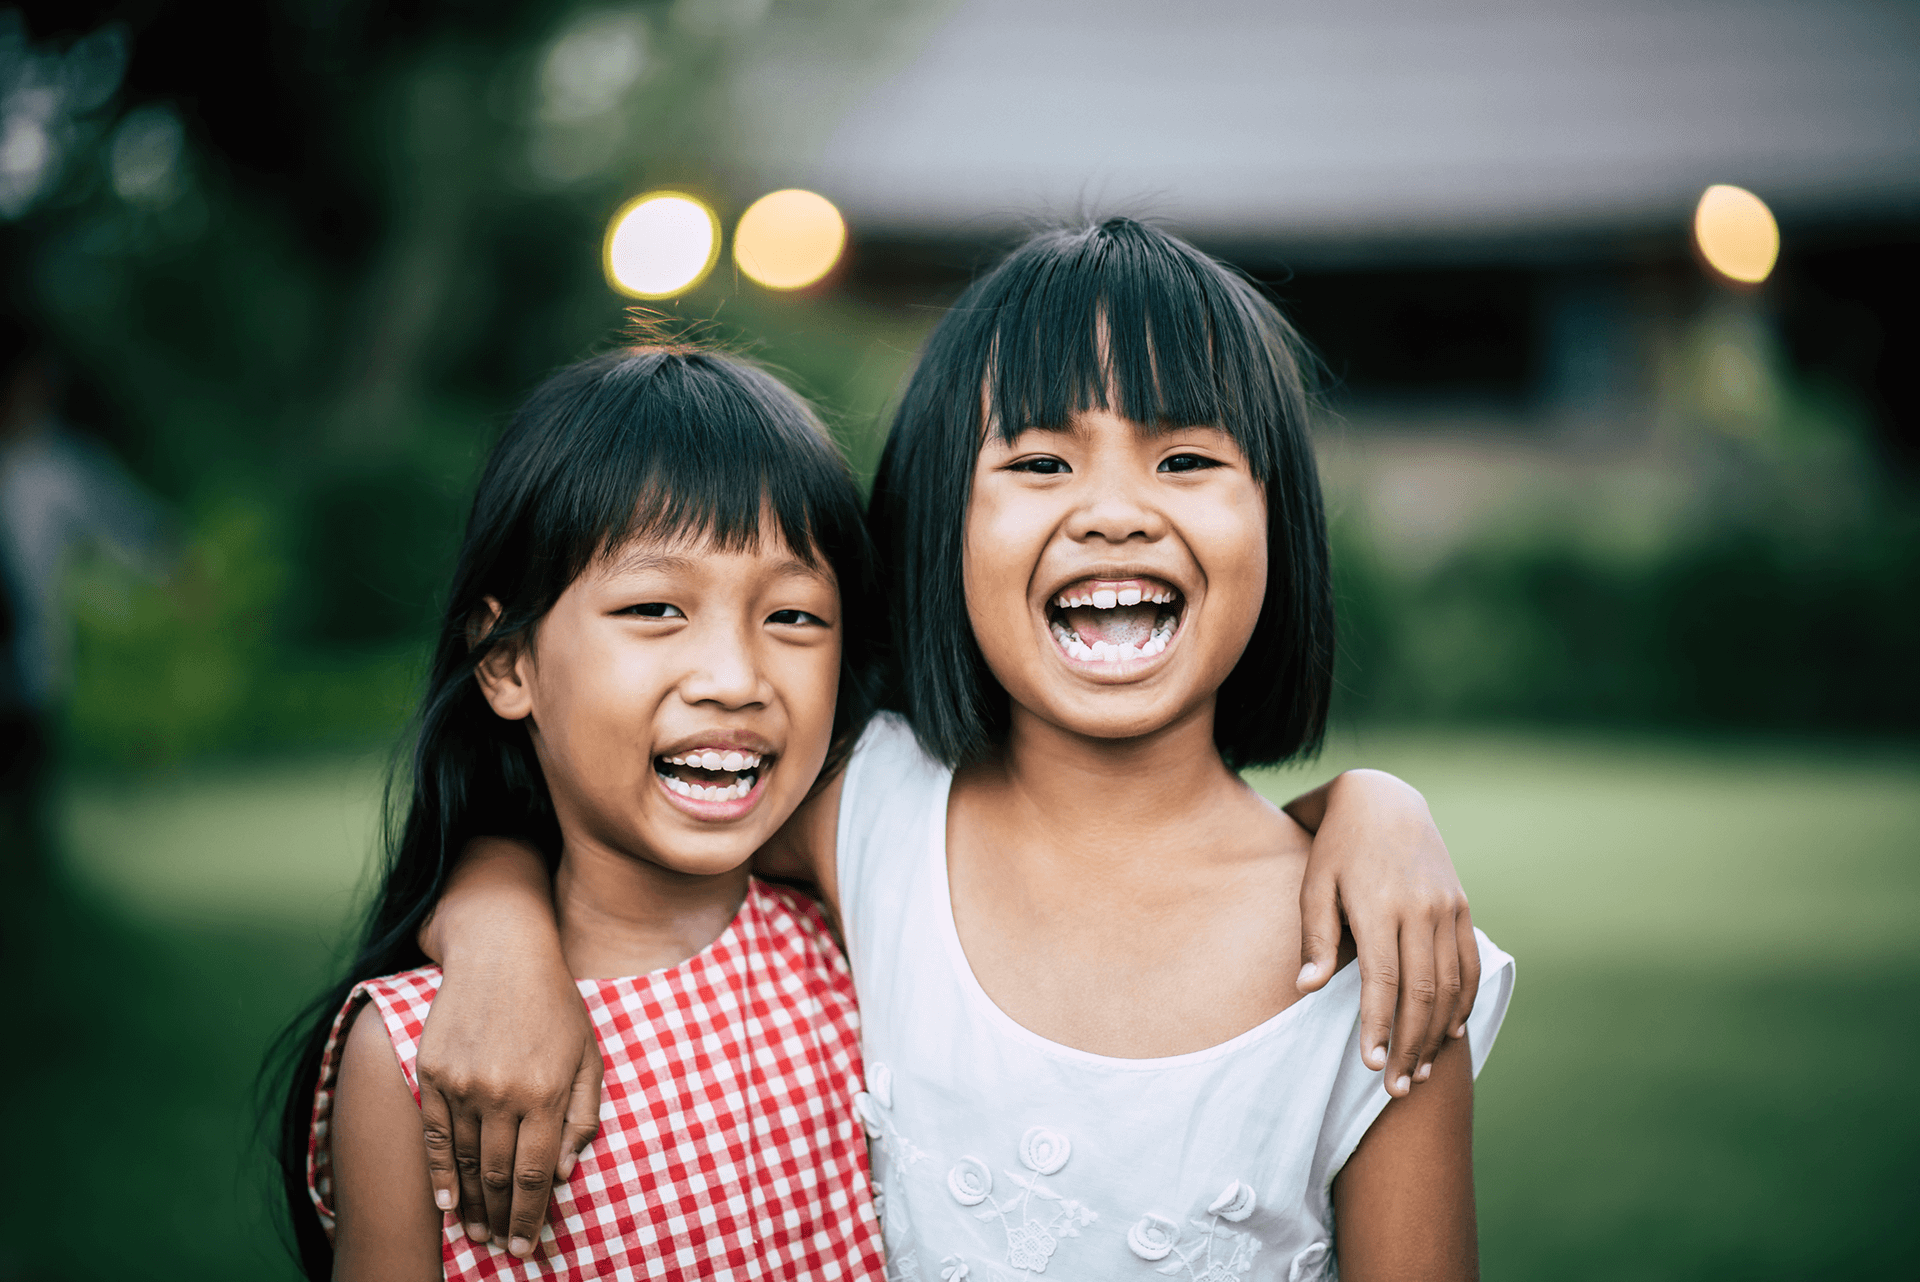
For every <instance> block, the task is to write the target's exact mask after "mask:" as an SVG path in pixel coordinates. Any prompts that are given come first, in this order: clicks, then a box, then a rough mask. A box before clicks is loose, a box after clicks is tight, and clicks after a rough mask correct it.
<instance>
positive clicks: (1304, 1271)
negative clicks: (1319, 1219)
mask: <svg viewBox="0 0 1920 1282" xmlns="http://www.w3.org/2000/svg"><path fill="white" fill-rule="evenodd" d="M1328 1254H1329V1248H1328V1246H1327V1244H1326V1243H1325V1242H1315V1243H1314V1244H1313V1245H1312V1246H1310V1247H1308V1248H1307V1249H1306V1250H1304V1251H1302V1252H1300V1254H1298V1255H1296V1256H1294V1257H1293V1264H1292V1265H1291V1266H1290V1267H1289V1268H1288V1269H1287V1282H1321V1279H1323V1278H1325V1277H1326V1276H1327V1256H1328Z"/></svg>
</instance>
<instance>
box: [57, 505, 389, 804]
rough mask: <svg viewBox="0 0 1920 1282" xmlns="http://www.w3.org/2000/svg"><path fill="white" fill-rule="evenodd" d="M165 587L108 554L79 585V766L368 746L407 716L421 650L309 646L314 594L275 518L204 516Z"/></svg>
mask: <svg viewBox="0 0 1920 1282" xmlns="http://www.w3.org/2000/svg"><path fill="white" fill-rule="evenodd" d="M192 517H193V525H192V531H191V536H190V542H189V544H188V547H187V548H186V550H185V552H184V554H183V556H182V561H181V564H180V566H179V567H178V568H177V570H176V571H175V573H174V574H173V575H172V576H171V577H170V579H169V580H168V582H167V583H166V584H164V585H159V584H154V583H150V582H146V581H143V580H141V579H139V578H137V577H134V576H133V575H132V574H131V572H129V571H128V570H126V569H124V568H123V567H121V566H120V565H118V564H116V563H114V562H111V561H107V560H104V559H101V560H93V561H87V562H84V563H82V564H81V565H79V566H77V567H76V568H75V572H74V573H73V575H72V576H71V578H70V580H69V591H70V593H71V599H72V605H73V613H74V622H75V638H74V640H75V646H74V657H75V672H74V683H73V691H72V695H71V697H70V699H69V701H68V705H67V715H66V720H65V732H64V733H65V738H66V748H67V751H68V753H69V754H70V756H71V757H72V758H73V759H74V760H76V762H78V763H79V764H83V765H88V766H110V767H121V768H126V767H132V768H154V767H161V766H167V765H171V764H173V763H175V762H178V761H181V760H183V759H187V758H197V757H207V756H218V755H232V754H244V753H251V752H257V751H260V750H263V749H264V750H274V749H281V750H284V749H286V748H288V747H311V746H317V747H340V746H353V747H359V746H363V745H367V744H369V743H373V742H377V741H379V740H382V739H385V738H389V737H390V736H391V735H392V734H393V733H394V731H395V730H396V729H397V728H398V727H399V726H400V725H401V724H402V723H403V722H404V720H405V717H406V714H407V711H408V707H409V704H410V701H411V698H412V695H413V683H414V679H415V674H416V672H417V670H418V663H419V660H418V658H417V657H416V656H417V651H416V649H415V647H413V646H409V645H406V644H404V643H402V644H398V645H396V644H395V643H394V642H393V640H392V639H391V638H390V637H383V638H382V640H383V641H384V642H385V645H384V646H383V647H379V648H374V647H365V648H361V649H357V650H356V649H350V648H341V647H331V648H323V647H318V646H314V645H310V644H301V643H300V642H299V641H298V640H297V639H294V638H291V637H289V636H287V635H286V633H285V624H286V623H287V621H288V620H289V618H290V617H292V616H293V611H292V610H291V609H290V607H293V606H297V605H298V603H299V602H300V600H301V598H302V597H303V596H304V594H305V592H306V590H307V589H306V585H305V584H304V583H303V582H302V581H301V580H300V579H298V578H296V577H295V575H294V573H293V567H292V566H291V564H290V562H289V560H288V559H287V557H286V556H285V555H284V552H283V547H284V543H285V532H284V530H283V528H282V525H281V521H280V519H279V518H278V517H277V516H276V515H275V513H274V512H273V511H272V510H270V509H269V508H268V507H266V506H265V505H264V504H261V503H258V502H248V501H246V500H243V499H233V498H230V499H227V500H226V501H223V502H219V503H214V504H210V505H208V506H207V507H206V508H205V509H204V510H201V511H198V512H195V513H193V514H192Z"/></svg>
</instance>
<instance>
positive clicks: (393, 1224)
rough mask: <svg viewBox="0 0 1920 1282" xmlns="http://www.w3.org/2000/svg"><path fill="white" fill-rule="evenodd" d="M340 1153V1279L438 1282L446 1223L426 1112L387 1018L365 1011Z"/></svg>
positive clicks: (346, 1053) (340, 1126) (349, 1045)
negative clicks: (425, 1136)
mask: <svg viewBox="0 0 1920 1282" xmlns="http://www.w3.org/2000/svg"><path fill="white" fill-rule="evenodd" d="M329 1135H330V1141H331V1144H332V1149H333V1201H334V1215H335V1228H334V1238H333V1276H334V1277H335V1278H337V1279H341V1280H342V1282H415V1280H416V1279H426V1278H438V1277H440V1276H441V1267H440V1233H441V1226H442V1223H443V1221H442V1218H441V1216H440V1213H439V1212H438V1211H436V1210H435V1209H434V1206H433V1190H432V1188H431V1186H430V1185H429V1183H428V1180H427V1155H426V1151H425V1150H424V1149H423V1148H421V1146H420V1110H419V1108H418V1107H417V1106H416V1105H415V1104H414V1102H413V1092H412V1090H410V1089H409V1088H408V1086H407V1079H406V1077H405V1075H404V1074H402V1073H401V1071H400V1062H399V1061H398V1060H397V1059H395V1058H394V1054H393V1043H392V1042H391V1041H390V1040H388V1037H387V1031H386V1028H385V1026H384V1025H383V1024H382V1023H381V1021H380V1013H379V1011H377V1010H373V1009H371V1008H370V1007H368V1006H364V1005H363V1006H362V1007H361V1008H360V1009H359V1011H357V1012H356V1013H355V1015H354V1018H353V1027H352V1028H351V1030H349V1032H348V1033H347V1040H346V1046H345V1048H344V1050H343V1051H342V1053H341V1057H340V1083H339V1088H338V1094H337V1095H336V1097H335V1100H334V1106H333V1121H332V1126H331V1129H330V1131H329Z"/></svg>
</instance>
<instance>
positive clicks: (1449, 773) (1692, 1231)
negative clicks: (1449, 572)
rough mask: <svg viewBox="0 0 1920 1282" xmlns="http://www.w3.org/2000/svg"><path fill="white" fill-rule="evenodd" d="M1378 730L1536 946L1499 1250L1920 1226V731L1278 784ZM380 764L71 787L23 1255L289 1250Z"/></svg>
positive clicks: (1456, 758) (1566, 739) (1798, 1252)
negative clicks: (283, 1132) (1891, 739)
mask: <svg viewBox="0 0 1920 1282" xmlns="http://www.w3.org/2000/svg"><path fill="white" fill-rule="evenodd" d="M1360 762H1365V763H1366V764H1369V765H1374V766H1379V767H1382V768H1385V769H1390V770H1394V771H1396V772H1397V773H1400V774H1402V775H1403V776H1404V777H1406V778H1408V779H1410V780H1412V781H1413V782H1414V783H1415V784H1416V785H1418V786H1419V787H1420V788H1422V790H1423V791H1425V792H1426V794H1427V796H1428V798H1429V799H1430V801H1431V802H1432V804H1433V807H1434V811H1435V813H1436V815H1437V816H1438V817H1439V820H1440V823H1441V826H1442V829H1443V831H1444V832H1445V834H1446V836H1447V839H1448V843H1449V845H1450V847H1451V849H1452V851H1453V853H1454V857H1455V859H1456V861H1457V863H1458V864H1459V867H1460V869H1461V872H1462V875H1463V876H1464V878H1465V879H1466V881H1467V884H1468V888H1469V891H1470V893H1471V894H1472V896H1473V901H1474V914H1475V920H1476V922H1477V923H1478V924H1479V925H1480V926H1481V927H1482V928H1484V929H1485V930H1486V931H1487V932H1488V933H1489V934H1490V935H1491V936H1493V938H1494V939H1496V940H1497V941H1498V942H1499V943H1500V944H1501V945H1502V946H1503V947H1505V948H1507V949H1508V950H1509V951H1510V952H1512V953H1514V955H1515V956H1516V957H1517V958H1518V959H1519V982H1518V986H1517V990H1516V995H1515V998H1514V1004H1513V1008H1512V1011H1511V1013H1510V1015H1509V1017H1508V1021H1507V1025H1506V1027H1505V1029H1504V1030H1503V1032H1502V1034H1501V1038H1500V1043H1499V1046H1498V1048H1497V1049H1496V1051H1495V1053H1494V1055H1493V1057H1492V1059H1491V1060H1490V1062H1489V1064H1488V1067H1487V1070H1486V1072H1485V1074H1484V1075H1483V1076H1482V1078H1481V1081H1480V1090H1479V1098H1478V1110H1479V1117H1478V1140H1477V1143H1478V1154H1477V1160H1478V1170H1479V1196H1480V1218H1481V1233H1482V1251H1483V1256H1484V1267H1485V1273H1486V1276H1487V1277H1489V1278H1539V1277H1553V1278H1569V1279H1595V1280H1596V1282H1597V1280H1600V1279H1614V1278H1625V1277H1632V1278H1636V1279H1689V1278H1718V1277H1741V1278H1754V1279H1771V1278H1780V1279H1787V1278H1824V1277H1833V1278H1839V1277H1856V1276H1881V1275H1886V1274H1889V1273H1893V1272H1895V1271H1896V1270H1897V1269H1898V1268H1899V1267H1900V1266H1899V1261H1901V1260H1906V1259H1909V1258H1910V1256H1911V1253H1912V1249H1913V1247H1914V1245H1915V1241H1916V1234H1915V1230H1914V1228H1913V1227H1912V1222H1911V1221H1912V1218H1913V1217H1912V1210H1913V1208H1914V1207H1915V1206H1916V1205H1920V1178H1917V1176H1916V1171H1917V1170H1920V1166H1917V1165H1916V1163H1915V1162H1914V1160H1913V1154H1914V1153H1915V1152H1916V1151H1917V1150H1920V1111H1917V1110H1915V1109H1914V1108H1913V1106H1912V1104H1911V1102H1910V1100H1909V1099H1908V1098H1907V1093H1908V1087H1907V1079H1908V1077H1909V1075H1910V1073H1911V1069H1912V1065H1913V1064H1914V1063H1915V1061H1916V1059H1920V1027H1917V1026H1916V1021H1915V1020H1914V1018H1913V1013H1914V1011H1915V1010H1916V1009H1920V1003H1916V1000H1915V999H1916V997H1920V937H1917V936H1916V932H1915V931H1914V929H1913V925H1914V923H1915V921H1916V912H1915V909H1916V907H1920V754H1916V753H1915V752H1914V751H1913V750H1911V749H1907V748H1900V747H1886V746H1872V745H1862V744H1850V743H1824V744H1801V745H1794V744H1782V743H1771V744H1762V745H1757V746H1756V745H1752V744H1737V743H1709V742H1686V741H1681V740H1674V739H1659V738H1636V737H1625V736H1623V737H1618V738H1608V737H1596V736H1594V735H1591V734H1586V735H1573V734H1551V733H1542V732H1512V733H1441V732H1423V733H1411V732H1384V731H1373V732H1366V733H1362V734H1359V735H1357V736H1348V737H1345V738H1341V739H1338V740H1336V742H1335V743H1334V744H1333V745H1332V746H1331V747H1330V750H1329V751H1328V753H1327V754H1326V755H1325V757H1323V758H1322V760H1321V761H1320V762H1318V763H1315V764H1314V765H1312V766H1310V767H1308V768H1306V769H1304V770H1300V771H1291V772H1285V773H1276V774H1271V775H1265V776H1262V777H1260V778H1259V779H1258V780H1257V781H1256V782H1257V783H1258V784H1259V786H1260V787H1262V789H1263V790H1265V791H1267V792H1268V793H1269V794H1270V795H1274V796H1276V797H1281V796H1283V795H1286V794H1291V793H1292V792H1294V791H1298V790H1299V789H1300V788H1301V787H1304V786H1306V785H1307V783H1309V782H1310V781H1311V780H1313V779H1316V778H1319V777H1323V776H1324V775H1325V774H1326V773H1327V772H1329V771H1331V770H1333V769H1337V768H1340V767H1342V766H1345V765H1349V764H1357V763H1360ZM378 766H379V762H378V761H377V760H374V759H370V758H361V759H352V760H331V761H324V762H317V763H307V764H297V765H271V766H239V765H235V766H229V767H227V768H224V769H220V770H206V771H201V772H195V773H186V774H181V775H177V776H174V777H170V778H168V779H166V780H164V781H160V782H147V783H141V784H127V783H113V782H107V781H91V782H86V783H82V784H76V785H73V786H71V787H69V788H68V789H67V791H66V792H65V794H64V795H63V797H62V799H61V806H60V812H61V831H62V833H63V841H64V843H65V848H66V851H67V872H68V877H67V880H68V882H69V884H70V886H71V890H70V893H68V894H67V895H65V896H64V897H62V898H59V899H57V900H56V901H55V903H54V904H53V906H52V907H50V908H49V909H48V910H47V911H46V912H44V913H39V914H37V915H36V916H35V918H34V919H33V920H32V921H29V922H23V923H21V924H20V931H21V935H20V938H22V939H23V940H24V941H25V942H27V944H28V945H29V946H30V947H33V948H35V949H37V950H38V951H39V952H40V954H41V957H40V960H41V961H42V962H43V963H45V965H44V968H43V970H42V972H41V973H43V974H49V975H53V976H56V977H57V981H58V982H57V985H56V986H55V987H54V988H52V989H50V990H49V991H48V992H46V993H42V994H39V995H38V996H37V999H30V1000H29V1002H28V1016H29V1017H28V1018H27V1019H26V1020H25V1021H23V1022H24V1025H25V1028H24V1031H25V1033H26V1036H25V1037H23V1038H22V1040H21V1042H20V1043H19V1044H18V1045H17V1046H16V1049H15V1051H14V1053H13V1054H12V1055H10V1056H8V1057H6V1058H7V1067H8V1074H9V1078H10V1080H11V1083H12V1084H11V1085H10V1087H9V1088H8V1090H7V1092H6V1097H7V1098H8V1100H9V1104H10V1110H9V1111H10V1113H11V1114H12V1117H11V1118H10V1119H9V1122H8V1128H9V1132H10V1134H11V1136H12V1145H11V1147H12V1148H13V1152H14V1153H15V1154H16V1160H15V1161H13V1162H10V1163H8V1164H6V1167H7V1169H8V1173H7V1176H6V1181H7V1183H8V1185H10V1186H12V1187H11V1188H10V1189H9V1191H7V1192H6V1193H5V1194H4V1195H0V1205H4V1206H5V1207H6V1211H5V1215H6V1217H7V1219H8V1220H9V1221H11V1226H10V1227H7V1228H6V1229H4V1231H0V1241H3V1242H4V1243H5V1244H6V1245H5V1246H4V1248H0V1278H6V1277H13V1278H69V1277H71V1278H81V1277H121V1276H141V1277H149V1278H168V1277H181V1278H187V1277H192V1278H195V1279H203V1280H204V1279H217V1278H229V1277H231V1278H272V1277H290V1276H292V1269H291V1267H290V1265H288V1264H287V1263H286V1260H285V1256H284V1255H283V1254H281V1253H280V1251H279V1248H278V1247H277V1245H276V1243H275V1238H274V1229H273V1226H272V1219H271V1203H270V1197H271V1191H270V1190H266V1189H265V1188H264V1168H263V1166H262V1165H261V1163H260V1162H259V1160H258V1145H257V1142H256V1139H255V1136H254V1134H253V1131H252V1125H253V1119H252V1115H251V1112H250V1104H249V1095H248V1092H249V1090H250V1088H251V1084H252V1075H253V1072H254V1069H255V1067H256V1065H257V1063H258V1060H259V1055H260V1051H261V1049H262V1047H263V1046H264V1045H265V1043H266V1040H267V1039H268V1037H270V1036H271V1034H272V1033H273V1031H274V1030H275V1029H276V1028H278V1026H279V1025H280V1024H281V1023H282V1022H283V1021H284V1020H285V1019H286V1018H287V1017H288V1016H289V1015H290V1014H291V1013H292V1011H293V1010H294V1009H295V1008H296V1007H297V1006H298V1005H299V1004H300V1003H301V1002H302V1001H304V1000H305V999H306V998H307V997H308V996H309V995H310V994H311V993H312V992H313V991H314V990H315V989H316V988H317V986H318V985H319V984H320V983H321V982H322V980H323V978H324V977H325V975H326V973H327V971H328V968H329V967H330V966H331V965H332V963H333V957H334V950H335V948H336V947H337V946H338V934H339V928H340V923H341V922H342V920H343V918H344V915H345V913H346V912H347V910H348V908H349V906H350V904H351V902H352V899H353V893H354V887H355V885H356V883H357V882H358V880H359V878H360V877H361V875H362V871H363V868H364V862H365V855H366V852H367V850H368V849H369V845H370V841H371V837H372V834H373V832H374V828H375V816H376V813H377V802H378V795H379V777H378ZM20 1154H28V1155H32V1160H31V1161H30V1162H29V1163H26V1164H23V1163H22V1162H20V1161H19V1160H18V1155H20ZM103 1217H104V1218H105V1220H106V1221H107V1223H108V1224H109V1225H110V1228H108V1229H106V1230H104V1231H103V1230H102V1228H101V1223H102V1219H103ZM76 1242H82V1243H85V1246H86V1249H85V1250H84V1251H83V1252H76V1250H75V1245H74V1244H75V1243H76Z"/></svg>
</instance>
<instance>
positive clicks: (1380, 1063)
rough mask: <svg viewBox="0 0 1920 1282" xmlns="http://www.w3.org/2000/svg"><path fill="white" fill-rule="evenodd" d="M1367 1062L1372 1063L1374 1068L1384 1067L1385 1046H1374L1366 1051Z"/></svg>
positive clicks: (1385, 1063)
mask: <svg viewBox="0 0 1920 1282" xmlns="http://www.w3.org/2000/svg"><path fill="white" fill-rule="evenodd" d="M1367 1063H1369V1064H1371V1065H1373V1066H1374V1067H1375V1068H1385V1067H1386V1066H1387V1048H1386V1047H1384V1046H1376V1047H1374V1048H1373V1049H1372V1050H1370V1051H1368V1052H1367Z"/></svg>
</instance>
